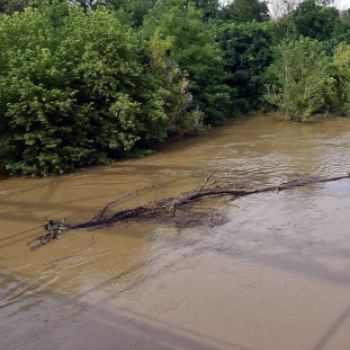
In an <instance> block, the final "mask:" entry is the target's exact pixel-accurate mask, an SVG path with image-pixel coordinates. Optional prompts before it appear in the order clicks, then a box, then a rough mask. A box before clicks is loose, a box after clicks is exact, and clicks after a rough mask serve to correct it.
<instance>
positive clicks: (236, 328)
mask: <svg viewBox="0 0 350 350" xmlns="http://www.w3.org/2000/svg"><path fill="white" fill-rule="evenodd" d="M349 137H350V120H349V119H342V118H335V119H333V120H330V121H327V122H325V123H322V124H317V125H299V124H288V123H279V122H277V120H276V117H275V116H263V117H256V118H253V119H246V120H241V121H238V122H235V123H232V124H230V125H228V126H227V127H225V128H222V129H215V130H212V131H211V132H210V133H208V135H206V136H204V137H201V138H198V139H197V138H196V139H190V140H184V141H182V142H180V143H174V144H171V145H167V146H166V147H164V148H163V149H162V150H160V151H159V152H158V153H157V154H156V155H154V156H152V157H149V158H145V159H138V160H128V161H125V162H120V163H117V164H115V165H114V166H112V167H103V168H94V169H89V170H84V171H82V172H81V173H79V174H74V175H70V176H63V177H57V178H47V179H26V178H3V179H1V182H0V226H1V227H0V259H1V260H0V268H1V279H0V296H1V302H0V303H1V304H0V307H1V308H0V346H1V348H4V349H39V350H40V349H47V348H51V349H97V348H101V349H140V350H141V349H142V350H147V349H149V350H158V349H238V350H281V349H283V350H289V349H290V350H296V349H298V350H304V349H305V350H322V349H327V350H328V349H332V350H349V349H350V334H349V332H348V329H349V327H350V293H349V286H350V268H349V267H350V236H349V210H350V195H349V194H350V181H349V180H341V181H339V182H336V183H329V184H319V185H314V186H310V187H306V188H299V189H291V190H288V191H286V192H280V193H271V194H259V195H254V196H250V197H247V198H242V199H239V200H237V201H234V202H226V206H225V207H226V208H227V211H228V212H227V215H228V218H229V219H230V220H229V221H228V222H227V223H226V224H225V225H223V226H220V227H216V228H196V229H191V230H185V231H182V232H181V233H180V234H178V233H179V232H178V231H177V230H176V228H173V227H166V226H163V227H160V226H158V227H152V226H150V225H148V226H147V225H136V226H130V227H121V228H113V229H110V230H108V231H87V230H82V231H78V232H74V233H70V234H68V235H67V236H65V237H64V238H62V239H61V240H59V241H57V242H55V243H54V244H51V245H49V246H47V247H45V248H43V249H39V250H37V251H35V252H30V251H29V250H28V249H27V247H26V245H25V244H26V242H27V241H28V240H30V239H31V238H33V237H35V236H37V235H38V234H40V233H41V232H42V231H41V230H40V228H39V226H40V225H42V223H43V218H44V217H51V218H59V217H60V216H66V217H67V218H68V220H71V221H74V222H78V221H84V220H86V219H87V218H88V219H89V218H90V217H92V216H93V214H94V213H95V212H96V210H97V209H98V208H99V207H100V206H101V205H102V204H104V203H105V202H107V201H109V200H112V199H115V198H117V197H118V196H120V195H121V194H123V193H125V192H127V191H129V190H132V189H134V188H135V187H136V188H138V187H143V186H146V185H151V184H156V183H160V182H164V184H163V185H162V186H159V187H157V189H156V190H155V191H154V193H152V194H151V195H148V197H145V198H139V199H134V201H136V202H138V201H142V200H146V199H150V197H151V198H162V197H166V196H167V195H174V194H176V193H178V192H179V191H184V190H186V189H191V188H193V187H195V186H198V185H199V184H201V183H202V181H203V177H205V175H207V174H208V173H209V172H210V170H211V169H213V168H215V167H223V168H225V169H227V170H228V169H231V168H233V172H232V174H233V175H234V177H235V178H236V179H237V181H246V182H248V183H249V182H253V183H259V184H260V183H263V184H268V183H271V184H273V183H280V182H283V181H289V180H292V179H293V178H294V177H295V176H297V174H313V175H330V174H336V173H341V172H342V171H348V170H349V167H350V165H349V164H348V159H349V156H350V152H349V150H350V145H349ZM223 201H224V200H223ZM226 201H227V200H226ZM131 202H132V201H131ZM130 204H131V205H132V204H133V203H130Z"/></svg>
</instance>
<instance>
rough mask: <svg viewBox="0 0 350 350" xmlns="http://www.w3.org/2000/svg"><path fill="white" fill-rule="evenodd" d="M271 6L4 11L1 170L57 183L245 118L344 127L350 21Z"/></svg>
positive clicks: (81, 4) (34, 5) (329, 12)
mask: <svg viewBox="0 0 350 350" xmlns="http://www.w3.org/2000/svg"><path fill="white" fill-rule="evenodd" d="M280 5H281V8H282V10H283V11H282V12H281V13H279V15H278V17H276V18H274V20H271V19H270V17H269V13H268V7H267V5H266V3H265V2H259V1H258V0H235V1H234V2H232V3H230V4H228V5H221V4H220V2H219V1H217V0H195V1H192V0H162V1H159V0H154V1H149V0H139V1H137V2H130V1H128V0H98V1H93V0H79V1H73V0H71V1H69V0H42V1H38V0H33V1H29V0H4V1H2V2H1V4H0V166H1V167H3V168H5V169H7V170H8V172H10V173H21V174H29V175H49V174H62V173H65V172H71V171H74V170H75V169H78V168H79V167H82V166H87V165H93V164H106V163H108V162H110V161H112V160H114V159H118V158H122V157H129V156H135V155H138V156H142V155H144V154H148V153H149V152H151V151H152V149H153V148H154V147H155V145H156V144H157V143H158V142H160V141H163V140H166V139H167V138H170V137H176V136H179V135H183V134H184V133H187V132H190V131H192V130H198V129H200V128H202V127H204V126H205V125H208V124H211V125H215V124H221V123H223V122H224V121H225V120H226V119H227V118H228V117H229V116H235V115H241V114H245V113H249V112H252V111H266V110H273V109H276V108H278V109H279V111H280V112H281V114H282V116H283V118H284V119H287V120H293V121H303V122H305V121H314V120H317V119H318V118H321V117H323V116H324V115H325V114H327V113H328V112H329V111H332V110H340V111H342V112H343V113H348V112H349V109H350V68H349V67H350V46H349V45H350V22H349V18H350V16H349V13H350V11H342V12H341V13H340V12H339V11H338V10H337V9H335V8H334V7H332V6H330V5H329V4H328V3H325V2H319V1H314V0H305V1H304V2H302V3H300V4H299V5H298V6H294V7H293V6H292V4H288V3H287V2H285V1H281V4H280Z"/></svg>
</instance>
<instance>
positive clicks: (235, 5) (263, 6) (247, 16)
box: [222, 0, 270, 23]
mask: <svg viewBox="0 0 350 350" xmlns="http://www.w3.org/2000/svg"><path fill="white" fill-rule="evenodd" d="M222 17H223V19H224V20H225V21H232V22H236V23H246V22H251V21H253V20H255V21H257V22H265V21H268V20H269V18H270V17H269V9H268V6H267V3H266V2H265V1H259V0H234V1H233V2H232V3H231V4H229V5H227V6H224V7H223V9H222Z"/></svg>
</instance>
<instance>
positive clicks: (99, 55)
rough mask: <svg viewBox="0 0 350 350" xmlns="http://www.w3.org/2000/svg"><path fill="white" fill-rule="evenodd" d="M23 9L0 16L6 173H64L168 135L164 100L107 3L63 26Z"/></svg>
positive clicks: (0, 124)
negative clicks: (22, 11) (106, 7)
mask: <svg viewBox="0 0 350 350" xmlns="http://www.w3.org/2000/svg"><path fill="white" fill-rule="evenodd" d="M55 22H56V21H53V20H52V11H50V16H49V15H47V14H46V13H45V11H41V12H39V11H38V10H35V9H28V10H27V11H26V12H25V13H24V14H14V15H13V16H11V17H8V16H4V17H3V18H2V21H1V22H0V55H1V56H0V159H1V161H0V162H1V164H2V166H4V167H5V168H6V169H7V170H8V171H10V172H12V173H23V174H31V175H37V174H44V175H47V174H61V173H64V172H68V171H73V170H74V169H76V168H78V167H81V166H85V165H90V164H101V163H106V162H108V161H109V160H110V159H115V158H118V157H121V156H124V155H126V154H128V152H130V151H134V150H135V149H137V148H144V147H146V148H147V147H150V146H151V145H152V144H153V143H154V142H155V141H158V140H162V139H164V138H165V137H166V135H167V128H168V120H167V117H166V115H165V114H164V111H163V106H162V105H163V99H162V96H161V94H160V92H159V91H158V87H157V86H156V84H155V82H154V79H153V77H152V75H151V74H150V72H149V69H148V67H147V65H146V64H143V63H142V62H143V56H144V52H143V48H142V45H141V43H140V42H139V41H138V40H137V38H136V36H135V34H134V33H133V32H132V31H131V30H129V29H128V28H126V27H124V26H122V25H121V24H120V23H119V22H118V20H117V19H116V17H115V16H114V15H113V13H109V12H108V11H107V10H106V9H102V8H101V9H98V10H97V11H96V12H93V13H89V14H88V15H84V13H83V12H82V11H80V10H76V9H74V8H73V7H70V9H69V14H68V15H67V16H66V17H65V18H64V21H63V22H62V24H61V25H59V26H57V22H56V24H55Z"/></svg>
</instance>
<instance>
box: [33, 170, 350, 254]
mask: <svg viewBox="0 0 350 350" xmlns="http://www.w3.org/2000/svg"><path fill="white" fill-rule="evenodd" d="M215 172H216V171H214V172H212V173H211V174H210V175H209V176H208V177H206V179H205V180H204V182H203V184H202V185H201V186H200V187H199V188H198V189H196V190H192V191H187V192H182V193H180V192H179V193H178V194H177V195H176V196H175V197H170V198H167V199H163V200H159V201H154V200H153V201H150V202H147V203H144V204H142V205H139V206H137V207H135V208H127V209H123V210H119V211H116V212H115V213H113V214H110V215H109V216H106V217H105V215H106V213H107V212H108V210H110V209H111V207H112V206H114V205H115V204H117V203H121V202H122V201H123V200H124V199H125V198H127V197H129V196H132V195H137V194H138V193H140V192H141V191H145V190H149V189H152V188H154V187H155V186H159V184H156V185H152V186H147V187H144V188H142V189H139V190H136V191H134V192H128V193H126V194H124V195H123V196H121V197H119V198H118V199H117V200H115V201H111V202H109V203H107V204H106V205H105V206H103V207H102V209H101V210H100V211H99V212H98V213H97V215H95V217H94V219H93V220H91V221H87V222H83V223H78V224H71V225H68V224H64V221H65V220H64V218H62V219H61V221H60V222H59V223H55V222H54V221H52V220H46V224H45V229H46V233H45V234H44V235H42V236H39V237H37V238H35V239H34V240H33V241H32V242H29V243H28V245H29V246H30V247H31V249H37V248H40V247H42V246H43V245H45V244H47V243H48V242H50V241H52V240H54V239H56V238H58V237H59V236H60V235H61V234H63V233H66V232H67V231H69V230H77V229H84V228H103V227H110V226H112V225H116V224H117V223H120V222H130V221H133V222H138V221H150V222H175V223H177V224H179V225H182V227H186V225H187V226H188V225H189V223H191V225H195V224H197V225H201V224H211V223H212V221H214V222H215V221H216V220H218V216H215V215H216V213H215V210H213V209H212V208H210V207H208V209H207V210H203V209H201V210H200V209H198V208H196V206H195V204H196V203H197V202H199V201H200V200H201V199H203V198H204V197H209V196H223V195H230V196H232V197H233V198H236V197H242V196H248V195H251V194H256V193H264V192H274V191H275V192H280V191H283V190H286V189H290V188H293V187H300V186H306V185H310V184H315V183H325V182H331V181H338V180H342V179H345V178H349V177H350V173H345V174H340V175H335V176H332V177H310V176H307V177H304V178H299V179H297V180H294V181H291V182H286V183H282V184H280V185H271V186H260V187H255V186H252V185H244V184H239V183H232V182H227V176H222V177H221V178H222V179H223V180H225V182H224V181H223V180H222V181H221V182H218V179H216V181H214V182H213V183H212V184H211V185H208V186H207V184H208V181H209V180H210V178H212V176H213V175H214V174H215ZM177 209H180V213H179V212H178V211H177ZM33 242H39V243H37V244H34V245H32V243H33Z"/></svg>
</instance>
